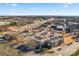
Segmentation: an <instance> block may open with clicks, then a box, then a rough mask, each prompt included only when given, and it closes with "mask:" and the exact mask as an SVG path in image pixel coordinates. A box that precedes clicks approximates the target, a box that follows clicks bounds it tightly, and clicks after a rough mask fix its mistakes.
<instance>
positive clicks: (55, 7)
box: [0, 3, 79, 16]
mask: <svg viewBox="0 0 79 59" xmlns="http://www.w3.org/2000/svg"><path fill="white" fill-rule="evenodd" d="M0 15H62V16H63V15H65V16H66V15H67V16H79V3H0Z"/></svg>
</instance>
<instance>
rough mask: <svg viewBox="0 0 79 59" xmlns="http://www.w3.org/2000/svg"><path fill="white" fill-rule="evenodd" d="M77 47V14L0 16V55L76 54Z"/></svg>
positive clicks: (78, 46)
mask: <svg viewBox="0 0 79 59" xmlns="http://www.w3.org/2000/svg"><path fill="white" fill-rule="evenodd" d="M78 50H79V17H76V16H73V17H72V16H0V56H78V55H79V51H78ZM76 52H77V53H76Z"/></svg>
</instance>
